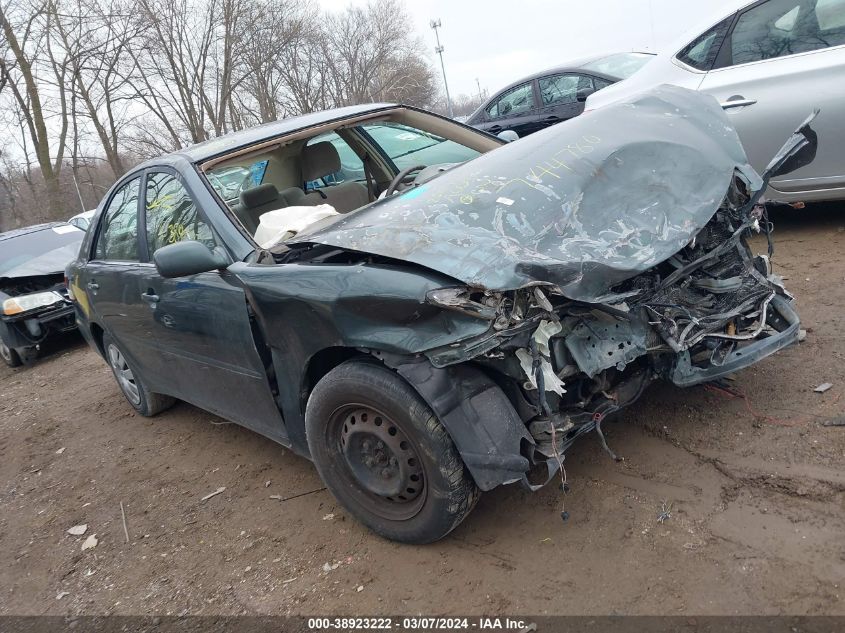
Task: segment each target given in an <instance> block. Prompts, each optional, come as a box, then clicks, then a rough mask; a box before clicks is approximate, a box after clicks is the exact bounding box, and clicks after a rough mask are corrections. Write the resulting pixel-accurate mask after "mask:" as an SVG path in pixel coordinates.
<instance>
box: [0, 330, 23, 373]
mask: <svg viewBox="0 0 845 633" xmlns="http://www.w3.org/2000/svg"><path fill="white" fill-rule="evenodd" d="M0 358H2V359H3V361H4V362H5V363H6V364H7V365H8V366H9V367H20V366H21V365H23V360H22V359H21V356H20V354H18V352H17V350H16V349H15V348H13V347H9V346H8V345H6V341H4V340H3V338H2V337H0Z"/></svg>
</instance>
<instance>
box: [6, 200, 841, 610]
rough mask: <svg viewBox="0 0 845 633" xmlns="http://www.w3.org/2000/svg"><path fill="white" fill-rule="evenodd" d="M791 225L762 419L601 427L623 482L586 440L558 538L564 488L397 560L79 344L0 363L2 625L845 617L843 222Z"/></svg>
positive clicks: (292, 462)
mask: <svg viewBox="0 0 845 633" xmlns="http://www.w3.org/2000/svg"><path fill="white" fill-rule="evenodd" d="M777 220H778V221H779V223H778V225H777V233H776V237H777V253H776V256H775V262H776V267H777V268H778V269H779V271H780V272H781V273H782V274H783V275H785V276H786V277H787V278H788V280H787V286H788V287H789V288H790V290H791V291H792V292H794V293H795V295H796V296H797V298H798V302H799V309H800V312H801V316H802V319H803V322H804V327H806V328H807V329H808V331H809V334H808V336H807V340H806V342H804V343H803V344H801V345H800V346H794V347H792V348H790V349H788V350H785V351H784V352H782V353H780V354H778V355H777V356H775V357H773V358H770V359H768V360H766V361H764V362H762V363H761V364H759V365H758V366H756V367H754V368H752V369H750V370H747V371H745V372H744V373H742V374H740V375H738V376H737V378H736V381H735V382H733V383H732V386H733V387H734V388H735V389H736V390H738V391H740V392H742V393H743V394H746V396H747V399H742V398H730V397H726V396H725V395H724V394H720V393H716V392H713V391H711V390H708V389H706V388H703V387H698V388H694V389H690V390H680V389H676V388H673V387H670V386H668V385H658V386H655V387H652V388H651V389H650V390H649V391H648V392H647V393H646V395H645V397H644V398H643V400H642V401H641V402H640V403H639V404H638V405H637V406H635V407H633V408H632V409H631V410H629V411H627V412H626V413H625V414H624V415H623V416H622V417H620V418H619V419H618V421H617V422H616V423H612V424H607V425H606V427H605V428H606V430H607V433H608V440H609V442H610V444H611V446H612V447H613V448H614V449H615V450H616V451H617V452H618V453H619V454H621V455H622V456H624V458H625V459H624V462H622V463H614V462H613V461H611V460H610V459H609V458H608V456H607V455H606V454H605V453H603V452H602V451H601V449H600V447H599V443H598V441H597V438H595V437H594V436H590V437H587V438H585V439H584V440H582V441H581V442H580V444H577V445H576V446H575V447H574V449H573V450H572V452H571V453H570V454H569V457H568V459H567V462H566V465H567V471H568V475H569V480H570V483H571V492H570V493H569V494H568V495H567V496H566V508H567V510H568V511H569V512H570V514H571V518H570V520H569V521H568V522H567V523H563V522H562V521H561V519H560V510H561V503H562V501H563V497H562V493H561V492H560V491H559V490H558V488H557V487H555V486H551V485H550V486H548V487H547V488H545V489H543V490H542V491H540V492H539V493H536V494H531V493H528V492H525V491H523V490H522V489H521V488H519V487H517V486H511V487H506V488H500V489H498V490H495V491H493V492H491V493H488V494H486V495H484V496H483V497H482V499H481V501H480V503H479V505H478V507H477V509H476V510H475V512H474V513H473V514H472V515H471V516H470V517H469V519H468V520H467V521H466V522H465V523H464V524H463V525H462V526H460V527H459V528H458V529H457V530H456V531H455V532H454V533H453V534H452V535H451V536H450V537H448V538H447V539H446V540H444V541H442V542H440V543H437V544H435V545H431V546H427V547H408V546H400V545H396V544H393V543H390V542H387V541H384V540H382V539H380V538H378V537H376V536H374V535H372V534H371V533H369V532H368V531H367V530H366V529H364V528H363V527H361V526H360V525H358V524H357V523H356V522H355V521H353V520H351V519H350V518H349V517H347V516H346V515H345V513H344V512H343V511H342V510H341V509H340V508H339V507H338V506H337V504H336V503H335V502H334V500H333V498H332V497H331V496H330V495H329V493H327V492H326V491H324V490H319V489H320V487H321V483H320V480H319V479H318V477H317V475H316V472H315V470H314V469H313V467H312V466H311V465H310V463H309V462H308V461H306V460H304V459H301V458H299V457H296V456H295V455H293V454H292V453H291V452H290V451H287V450H284V449H282V448H280V447H279V446H277V445H275V444H274V443H272V442H270V441H269V440H266V439H263V438H262V437H259V436H257V435H255V434H253V433H251V432H249V431H247V430H244V429H241V428H238V427H236V426H233V425H223V424H220V423H221V422H222V421H221V420H220V419H218V418H215V417H214V416H212V415H209V414H207V413H205V412H203V411H201V410H199V409H196V408H193V407H191V406H188V405H184V404H180V405H177V406H176V407H175V408H174V409H172V410H170V411H168V412H166V413H165V414H162V415H161V416H159V417H157V418H154V419H144V418H141V417H138V416H136V415H134V414H133V413H132V412H131V409H130V407H129V405H128V404H127V403H126V402H125V401H124V399H123V396H122V395H121V394H120V392H119V391H118V388H117V386H116V385H115V384H114V383H113V380H112V377H111V374H110V372H109V370H108V369H107V367H106V365H105V363H104V362H103V361H102V360H101V359H100V358H99V357H97V356H96V355H95V354H94V353H93V352H91V351H90V350H89V349H88V348H87V347H85V346H84V345H83V344H82V342H81V341H80V340H79V339H78V338H77V337H75V336H74V337H71V338H69V339H67V340H65V341H62V342H60V343H59V344H58V345H56V346H54V347H53V349H51V350H50V353H49V354H48V355H46V357H45V358H43V359H42V360H40V361H38V362H37V363H36V364H35V365H34V366H31V367H27V368H24V369H22V370H17V371H12V370H8V369H7V368H6V367H5V366H3V367H2V368H0V614H44V613H50V614H111V613H113V614H140V613H157V614H182V613H191V614H236V613H251V614H287V613H292V614H316V613H331V614H353V613H354V614H361V615H372V614H403V613H404V614H427V615H430V614H434V613H445V614H477V615H494V614H513V615H516V614H527V615H541V614H564V613H566V614H573V613H578V614H585V613H590V614H599V613H610V614H623V613H637V614H647V613H668V614H693V613H694V614H704V613H707V614H735V613H742V614H745V613H760V614H781V613H789V614H814V613H828V614H845V600H844V599H843V597H844V596H845V588H843V582H845V539H843V535H845V503H843V502H845V470H843V463H845V461H843V457H845V427H841V426H824V425H823V423H824V422H826V421H830V420H835V419H837V418H838V419H842V416H843V415H845V404H844V403H843V394H845V335H843V331H845V316H843V314H845V313H844V312H843V307H845V209H843V208H842V207H841V206H840V207H839V208H836V207H816V208H808V209H807V210H805V211H803V212H795V213H793V214H790V215H789V216H785V217H780V218H777ZM761 244H762V243H761ZM823 382H831V383H833V385H834V386H833V388H832V389H830V390H829V391H827V392H826V393H824V394H818V393H814V392H813V388H814V387H815V386H817V385H819V384H820V383H823ZM222 486H225V488H226V490H225V492H223V493H222V494H220V495H217V496H215V497H213V498H211V499H209V500H207V501H205V502H202V501H201V498H202V497H203V496H204V495H207V494H208V493H210V492H213V491H215V490H216V489H217V488H219V487H222ZM302 493H309V494H302ZM298 494H302V496H298V497H296V498H293V499H290V500H288V501H283V502H282V501H278V500H274V499H271V498H270V495H279V496H282V497H289V496H293V495H298ZM121 502H123V505H124V507H125V511H126V521H127V526H128V531H129V537H130V542H129V543H126V542H125V538H124V530H123V523H122V520H121V510H120V503H121ZM664 504H665V507H666V508H667V509H670V513H671V517H670V518H668V519H667V520H666V521H665V522H663V523H659V522H658V520H657V519H658V515H659V513H660V511H661V509H662V507H664ZM81 523H85V524H87V525H88V532H87V534H86V535H85V536H82V537H77V536H71V535H69V534H67V533H66V530H67V529H68V528H70V527H71V526H74V525H77V524H81ZM91 534H96V538H97V539H98V541H99V544H98V545H97V546H96V547H95V548H93V549H88V550H86V551H82V550H81V545H82V543H83V541H84V540H85V538H86V537H87V536H89V535H91ZM326 563H329V566H328V568H325V567H324V566H325V565H326ZM326 569H327V570H326Z"/></svg>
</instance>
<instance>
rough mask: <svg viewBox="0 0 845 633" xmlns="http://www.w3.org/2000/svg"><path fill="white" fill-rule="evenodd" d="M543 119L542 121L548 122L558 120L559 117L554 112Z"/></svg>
mask: <svg viewBox="0 0 845 633" xmlns="http://www.w3.org/2000/svg"><path fill="white" fill-rule="evenodd" d="M543 120H544V121H549V122H550V123H554V122H555V121H560V117H559V116H555V115H554V114H552V115H550V116H547V117H546V118H545V119H543Z"/></svg>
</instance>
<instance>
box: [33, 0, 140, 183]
mask: <svg viewBox="0 0 845 633" xmlns="http://www.w3.org/2000/svg"><path fill="white" fill-rule="evenodd" d="M48 6H49V8H50V11H51V14H52V25H53V28H54V30H55V32H56V36H57V38H58V39H59V40H60V42H61V44H62V46H63V47H64V49H65V51H66V52H67V56H68V57H67V58H68V62H69V72H70V74H71V82H70V86H68V88H69V89H70V90H71V91H73V93H74V95H75V96H76V97H78V99H79V100H80V102H81V104H82V108H83V110H84V112H85V115H86V116H87V118H88V120H90V122H91V124H92V126H93V127H94V130H95V132H96V136H97V139H98V140H99V143H100V146H101V147H102V149H103V152H104V153H105V156H106V160H107V161H108V163H109V165H111V168H112V171H113V172H114V175H115V177H117V176H120V175H121V174H123V172H124V171H125V165H124V164H123V160H122V158H121V152H120V138H119V137H120V132H121V129H122V127H123V126H124V125H125V124H126V123H127V121H128V120H129V119H130V118H131V113H130V112H129V106H130V104H131V100H132V98H133V96H134V95H133V94H132V92H131V91H127V90H126V88H128V85H129V84H128V80H127V78H126V76H125V72H124V69H125V68H126V67H127V65H128V64H129V46H130V45H131V43H132V41H133V40H134V38H136V37H137V36H138V35H139V34H140V30H141V29H140V27H139V25H138V23H137V22H138V21H137V20H133V19H132V17H131V8H132V5H131V4H128V3H125V2H111V3H103V2H97V1H96V0H76V1H75V2H73V3H70V2H66V3H65V4H63V5H60V4H59V2H58V1H57V0H51V1H50V2H49V4H48Z"/></svg>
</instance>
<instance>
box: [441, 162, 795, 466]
mask: <svg viewBox="0 0 845 633" xmlns="http://www.w3.org/2000/svg"><path fill="white" fill-rule="evenodd" d="M769 230H770V225H769V223H768V219H767V217H766V213H765V207H764V206H762V205H759V204H755V203H754V201H753V200H752V197H751V196H750V195H749V193H748V192H747V190H746V188H745V184H744V182H743V180H742V179H741V178H737V179H736V180H735V182H734V183H733V185H732V187H731V191H730V192H729V194H728V195H727V196H726V197H725V200H724V202H723V204H722V205H721V206H720V208H719V210H718V211H717V212H716V213H715V214H714V216H713V217H712V219H711V220H710V221H709V222H708V223H707V224H706V225H705V226H704V228H703V229H701V230H700V231H699V232H698V233H697V234H696V235H695V236H694V238H693V239H692V240H691V241H690V242H689V244H687V245H686V246H685V247H684V248H683V249H681V250H680V251H679V252H678V253H676V254H675V255H674V256H673V257H671V258H670V259H668V260H666V261H664V262H662V263H660V264H658V265H657V266H655V267H654V268H652V269H650V270H648V271H646V272H644V273H641V274H639V275H637V276H635V277H632V278H631V279H629V280H626V281H625V282H623V283H621V284H618V285H617V286H615V287H614V288H613V289H612V291H613V292H612V295H610V296H609V297H608V301H607V302H606V303H589V302H583V301H576V300H571V299H568V298H566V297H564V296H563V295H562V294H561V293H560V292H559V291H557V289H556V288H554V287H553V286H549V285H534V286H530V287H527V288H523V289H520V290H517V291H512V292H504V293H502V292H490V291H484V290H473V289H469V288H454V289H448V290H439V291H435V292H432V293H430V294H429V297H428V299H429V301H430V302H433V303H435V304H437V305H440V306H441V307H448V308H449V309H453V310H459V311H463V312H464V313H466V314H472V315H475V316H477V317H478V318H486V319H489V320H490V321H491V322H492V327H491V329H490V331H489V332H488V333H486V334H485V335H483V336H480V337H477V338H475V339H472V340H469V341H465V342H464V343H462V344H461V345H451V346H448V347H446V348H441V349H436V350H431V351H430V352H429V353H428V354H427V356H428V357H429V360H430V361H431V363H432V364H433V365H434V366H435V367H444V366H448V365H452V364H456V363H462V362H472V363H474V364H477V365H478V366H480V367H482V368H484V370H485V371H487V372H488V373H489V374H491V375H495V376H498V379H497V381H496V382H497V383H498V384H499V385H500V386H501V387H502V388H503V389H504V390H505V392H506V393H507V395H508V398H509V399H510V401H511V403H513V404H514V406H515V408H516V409H517V411H518V413H519V415H520V417H521V418H522V420H523V422H524V423H525V424H526V427H527V429H528V432H529V433H530V435H531V437H532V438H533V445H531V446H527V445H526V446H523V454H524V455H525V456H526V457H527V458H528V459H529V461H530V462H531V463H532V464H533V465H535V466H536V465H540V464H544V465H545V466H546V467H547V472H548V474H549V476H551V475H552V474H554V472H555V471H556V470H557V469H558V468H559V467H560V465H561V460H562V458H563V455H564V453H565V452H566V451H567V449H568V448H569V447H570V446H571V445H572V444H573V442H574V441H575V440H576V439H577V438H578V437H580V436H582V435H584V434H586V433H590V432H593V431H597V432H598V435H599V438H600V440H601V441H602V443H603V444H604V446H605V448H607V444H606V443H605V441H604V436H603V434H602V428H601V423H602V421H603V420H604V418H605V417H607V416H608V415H610V414H612V413H615V412H617V411H619V410H620V409H621V408H623V407H625V406H627V405H630V404H632V403H633V402H634V401H636V400H637V399H638V398H639V397H640V395H641V394H642V393H643V391H644V390H645V388H646V387H647V386H648V384H649V383H651V382H652V381H654V380H656V379H665V380H668V381H671V382H673V383H674V384H676V385H679V386H690V385H695V384H699V383H702V382H706V381H710V380H714V379H716V378H719V377H721V376H724V375H726V374H728V373H731V372H734V371H736V370H738V369H741V368H743V367H746V366H748V365H751V364H754V363H756V362H757V361H759V360H761V359H762V358H764V357H766V356H768V355H770V354H772V353H774V352H776V351H777V350H779V349H782V348H783V347H785V346H787V345H789V344H791V343H793V342H796V341H797V339H798V328H799V320H798V316H797V314H796V312H795V310H794V308H793V305H792V303H793V302H792V297H791V296H790V295H789V293H788V292H787V291H786V290H785V289H784V287H783V285H782V282H781V279H780V278H779V277H777V276H776V275H774V274H773V273H772V270H771V266H770V261H769V256H768V255H754V254H753V252H752V250H751V248H750V247H749V244H748V238H749V237H750V236H751V235H752V234H755V233H758V232H768V231H769ZM609 450H610V449H609V448H608V451H609ZM524 481H525V482H526V483H528V478H527V477H526V478H525V479H524Z"/></svg>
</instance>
